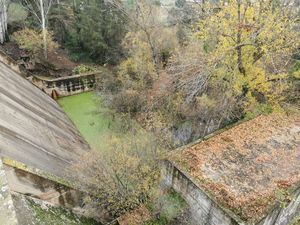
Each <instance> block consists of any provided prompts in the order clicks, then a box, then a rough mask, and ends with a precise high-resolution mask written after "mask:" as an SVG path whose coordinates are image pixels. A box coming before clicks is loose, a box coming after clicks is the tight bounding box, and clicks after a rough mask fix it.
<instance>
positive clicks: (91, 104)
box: [58, 92, 112, 148]
mask: <svg viewBox="0 0 300 225" xmlns="http://www.w3.org/2000/svg"><path fill="white" fill-rule="evenodd" d="M58 103H59V104H60V106H61V107H62V108H63V109H64V111H65V113H66V114H67V115H68V116H69V118H70V119H71V120H72V121H73V123H74V124H75V126H76V127H77V129H78V130H79V131H80V133H81V134H82V135H83V137H84V138H85V139H86V141H87V142H88V143H89V144H90V145H91V147H94V148H97V147H98V146H99V145H101V143H103V141H105V140H102V139H103V138H102V137H103V134H105V133H106V132H107V131H109V127H110V126H111V124H112V120H111V118H110V117H109V116H105V115H104V114H103V113H101V103H100V101H97V98H96V96H95V94H94V93H93V92H85V93H82V94H77V95H73V96H69V97H63V98H60V99H59V100H58Z"/></svg>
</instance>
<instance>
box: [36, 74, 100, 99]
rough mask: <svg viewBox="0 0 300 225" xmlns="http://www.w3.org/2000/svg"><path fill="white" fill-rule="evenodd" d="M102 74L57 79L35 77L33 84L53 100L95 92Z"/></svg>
mask: <svg viewBox="0 0 300 225" xmlns="http://www.w3.org/2000/svg"><path fill="white" fill-rule="evenodd" d="M100 74H101V72H93V73H86V74H80V75H73V76H68V77H62V78H57V79H43V78H39V77H34V78H33V80H32V82H33V83H34V84H35V85H36V86H38V87H39V88H40V89H41V90H43V91H44V92H46V93H47V94H48V95H50V96H51V97H52V98H54V99H57V98H58V97H64V96H70V95H74V94H79V93H82V92H87V91H91V90H93V88H94V86H95V83H96V81H97V80H98V78H99V76H100Z"/></svg>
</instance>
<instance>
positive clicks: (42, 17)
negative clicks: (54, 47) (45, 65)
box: [40, 0, 48, 59]
mask: <svg viewBox="0 0 300 225" xmlns="http://www.w3.org/2000/svg"><path fill="white" fill-rule="evenodd" d="M40 9H41V19H42V34H43V50H44V57H45V59H47V58H48V50H47V29H46V18H45V10H44V2H43V0H40Z"/></svg>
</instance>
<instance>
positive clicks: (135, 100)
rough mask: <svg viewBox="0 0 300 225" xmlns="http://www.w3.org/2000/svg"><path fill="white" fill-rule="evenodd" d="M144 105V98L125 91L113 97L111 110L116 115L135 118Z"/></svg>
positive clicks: (134, 92) (136, 93)
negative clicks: (125, 114) (127, 115)
mask: <svg viewBox="0 0 300 225" xmlns="http://www.w3.org/2000/svg"><path fill="white" fill-rule="evenodd" d="M144 104H145V97H144V96H143V95H140V94H139V93H138V92H137V91H133V90H126V91H121V92H119V93H118V94H116V95H115V96H114V99H113V101H112V105H111V108H113V109H115V110H116V112H118V113H129V114H130V115H131V116H135V115H136V114H137V113H138V112H139V111H141V110H142V107H143V105H144Z"/></svg>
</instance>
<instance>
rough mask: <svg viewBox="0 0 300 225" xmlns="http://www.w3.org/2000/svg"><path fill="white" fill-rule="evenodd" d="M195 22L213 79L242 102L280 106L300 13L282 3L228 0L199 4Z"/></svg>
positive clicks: (295, 46)
mask: <svg viewBox="0 0 300 225" xmlns="http://www.w3.org/2000/svg"><path fill="white" fill-rule="evenodd" d="M203 10H204V12H205V16H204V19H203V20H201V21H200V22H199V23H198V24H197V26H196V30H197V31H196V34H197V38H198V39H199V40H201V41H202V43H203V47H204V50H205V57H206V58H207V59H208V62H209V67H210V71H211V74H212V81H214V82H219V83H222V85H225V87H226V88H227V89H228V90H230V91H231V92H233V95H234V96H237V97H238V98H239V99H240V100H242V101H243V102H244V106H245V111H247V110H250V111H251V110H253V109H254V108H255V107H256V106H257V104H258V103H268V104H270V105H272V106H273V107H279V105H280V103H281V101H283V100H284V97H283V94H284V93H285V91H286V90H287V88H288V85H289V79H288V78H289V76H290V74H289V68H290V66H291V64H292V63H293V59H292V56H293V54H295V53H296V52H297V50H299V47H300V46H299V43H300V39H299V32H297V31H296V25H297V22H298V21H299V15H297V12H296V10H295V8H294V6H293V5H292V4H289V3H287V2H286V1H273V0H259V1H245V0H232V1H227V2H222V3H219V4H210V3H206V4H205V5H204V6H203Z"/></svg>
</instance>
